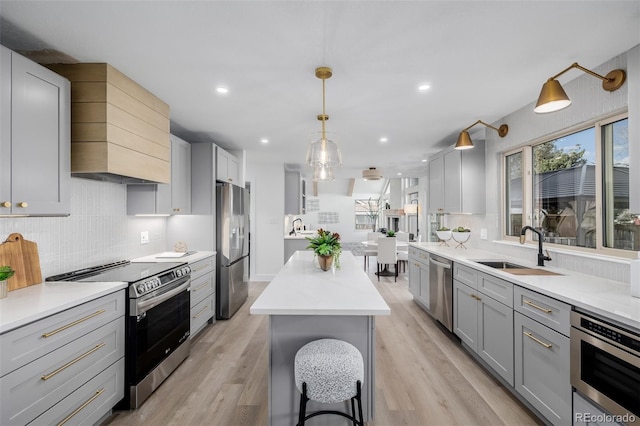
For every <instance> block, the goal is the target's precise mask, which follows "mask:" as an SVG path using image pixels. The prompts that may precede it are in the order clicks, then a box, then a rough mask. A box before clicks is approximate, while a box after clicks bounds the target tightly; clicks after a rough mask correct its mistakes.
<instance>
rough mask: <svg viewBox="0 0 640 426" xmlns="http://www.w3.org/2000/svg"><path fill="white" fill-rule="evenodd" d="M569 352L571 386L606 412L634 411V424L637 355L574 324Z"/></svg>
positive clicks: (639, 382) (639, 397)
mask: <svg viewBox="0 0 640 426" xmlns="http://www.w3.org/2000/svg"><path fill="white" fill-rule="evenodd" d="M571 354H572V356H571V385H572V386H574V387H575V388H576V389H577V390H578V391H579V392H581V393H582V394H584V395H586V396H587V397H589V398H590V399H591V400H593V401H595V402H596V403H597V404H599V405H600V406H601V407H603V408H604V409H605V410H607V411H608V412H609V413H610V414H614V415H620V416H624V415H625V414H626V415H627V417H628V415H629V414H635V419H634V420H633V421H632V422H631V424H635V420H637V419H638V416H640V358H639V357H638V356H635V355H633V354H631V353H629V352H627V351H625V350H623V349H620V348H618V347H617V346H614V345H612V344H609V343H607V342H605V341H603V340H601V339H599V338H597V337H594V336H592V335H591V334H588V333H585V332H583V331H581V330H579V329H577V328H575V327H572V328H571ZM631 417H634V416H631ZM639 423H640V422H639Z"/></svg>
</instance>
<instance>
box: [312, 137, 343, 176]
mask: <svg viewBox="0 0 640 426" xmlns="http://www.w3.org/2000/svg"><path fill="white" fill-rule="evenodd" d="M307 165H309V166H311V167H316V168H318V167H337V166H340V165H342V154H341V153H340V148H339V147H338V144H337V143H335V142H334V141H332V140H331V139H329V137H328V136H327V134H325V135H320V137H319V138H317V139H315V140H312V142H311V143H310V144H309V147H308V148H307Z"/></svg>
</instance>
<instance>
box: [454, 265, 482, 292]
mask: <svg viewBox="0 0 640 426" xmlns="http://www.w3.org/2000/svg"><path fill="white" fill-rule="evenodd" d="M478 274H479V272H478V271H476V270H475V269H473V268H469V267H468V266H464V265H460V264H459V263H457V262H453V278H455V279H456V280H458V281H460V282H461V283H464V284H466V285H468V286H470V287H472V288H474V289H477V288H478V284H477V277H478Z"/></svg>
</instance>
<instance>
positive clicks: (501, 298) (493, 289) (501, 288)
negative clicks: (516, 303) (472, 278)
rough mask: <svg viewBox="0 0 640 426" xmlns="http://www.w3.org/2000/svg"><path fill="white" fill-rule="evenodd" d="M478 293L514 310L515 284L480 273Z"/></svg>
mask: <svg viewBox="0 0 640 426" xmlns="http://www.w3.org/2000/svg"><path fill="white" fill-rule="evenodd" d="M477 282H478V291H479V292H480V293H483V294H484V295H486V296H489V297H491V298H492V299H495V300H497V301H498V302H500V303H503V304H505V305H507V306H508V307H510V308H513V284H512V283H510V282H509V281H505V280H503V279H500V278H496V277H494V276H492V275H489V274H485V273H478V281H477Z"/></svg>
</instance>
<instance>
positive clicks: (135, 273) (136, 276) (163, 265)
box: [47, 261, 187, 283]
mask: <svg viewBox="0 0 640 426" xmlns="http://www.w3.org/2000/svg"><path fill="white" fill-rule="evenodd" d="M186 264H187V262H158V263H155V262H140V263H138V262H135V263H134V262H128V261H121V262H114V263H111V264H107V265H100V266H92V267H90V268H85V269H79V270H77V271H72V272H67V273H64V274H59V275H55V276H52V277H48V278H47V281H84V282H96V281H104V282H116V281H122V282H128V283H134V282H136V281H140V280H141V279H144V278H147V277H152V276H154V275H160V274H162V273H163V272H166V271H169V270H171V269H173V268H177V267H178V266H180V265H186Z"/></svg>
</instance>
